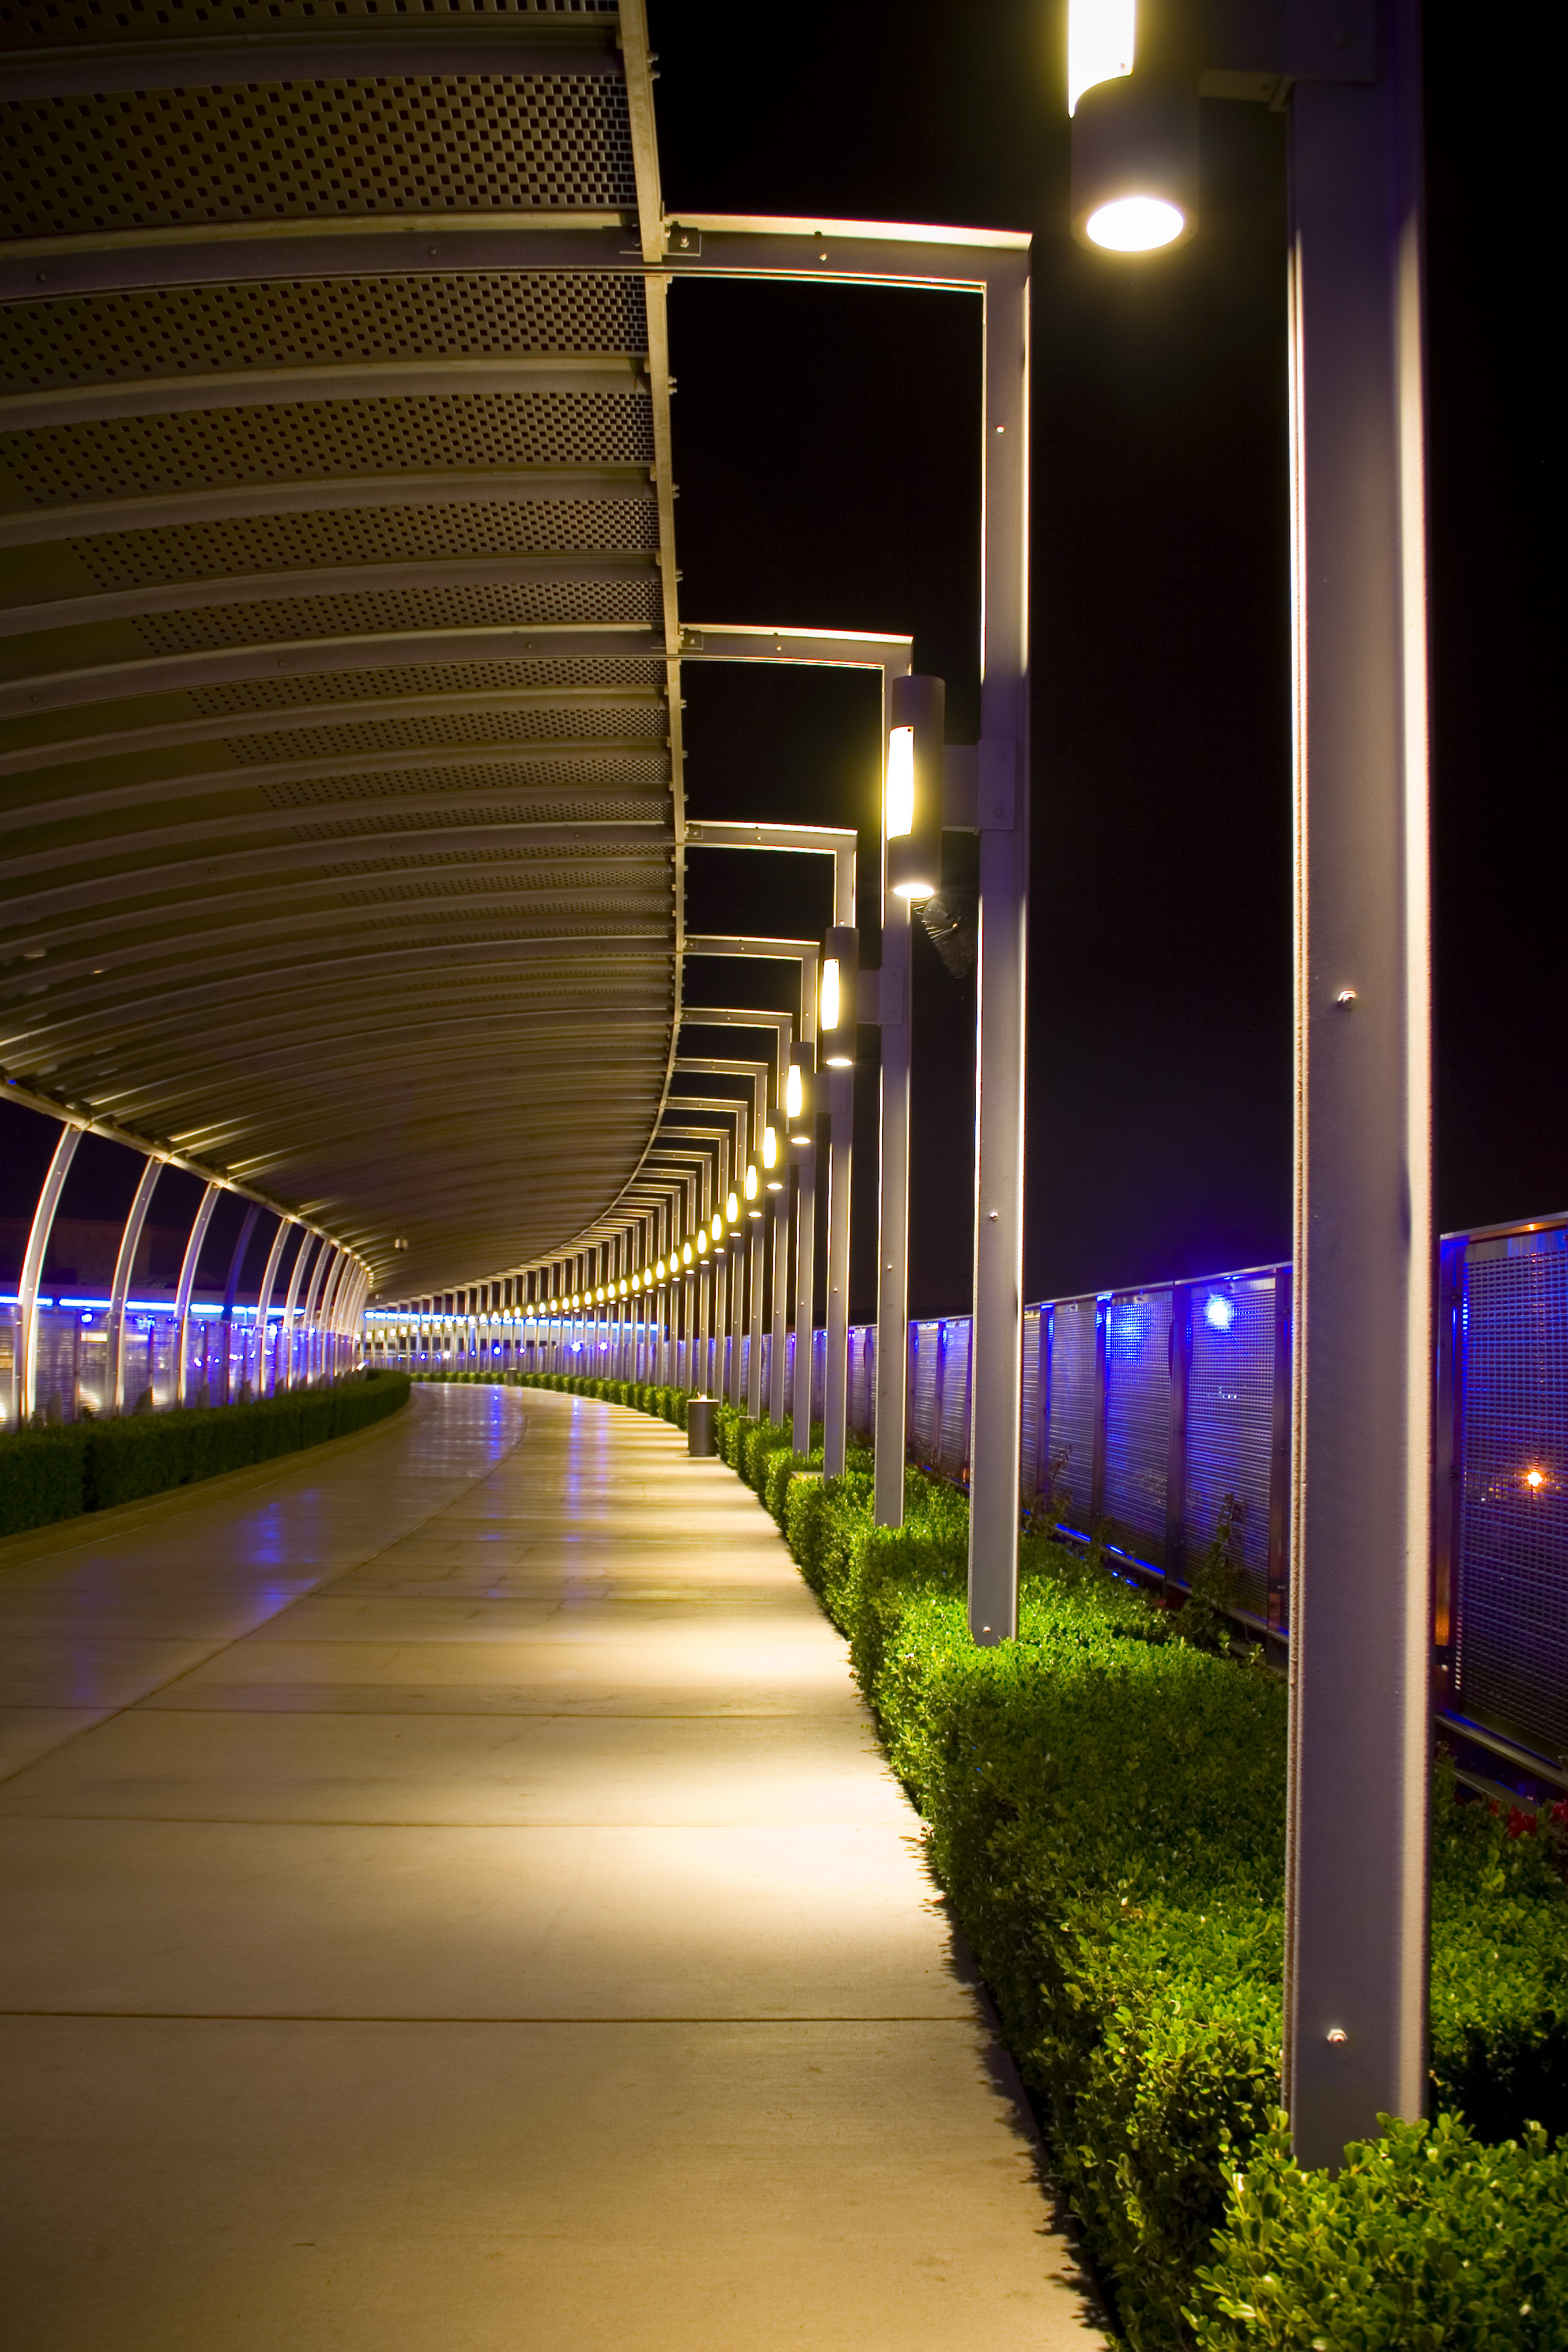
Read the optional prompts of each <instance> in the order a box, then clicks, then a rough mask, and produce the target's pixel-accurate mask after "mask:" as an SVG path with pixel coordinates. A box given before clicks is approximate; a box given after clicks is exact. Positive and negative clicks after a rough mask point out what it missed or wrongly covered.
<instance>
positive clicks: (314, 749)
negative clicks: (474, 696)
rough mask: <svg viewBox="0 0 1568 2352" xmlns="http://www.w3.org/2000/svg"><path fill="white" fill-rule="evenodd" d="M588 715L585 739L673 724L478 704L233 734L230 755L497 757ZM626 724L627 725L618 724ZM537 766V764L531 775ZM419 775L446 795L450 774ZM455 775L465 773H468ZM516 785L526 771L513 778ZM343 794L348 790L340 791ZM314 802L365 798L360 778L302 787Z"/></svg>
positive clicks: (626, 709)
mask: <svg viewBox="0 0 1568 2352" xmlns="http://www.w3.org/2000/svg"><path fill="white" fill-rule="evenodd" d="M578 717H582V718H583V719H584V721H586V720H588V719H594V720H596V721H602V722H603V723H602V724H595V725H592V726H590V725H588V724H584V726H583V728H582V730H581V732H582V734H583V735H584V736H594V735H614V736H635V735H642V734H648V735H653V736H657V737H658V738H661V739H662V737H663V735H664V732H665V730H666V728H667V727H668V723H669V722H668V716H667V714H666V712H665V709H664V706H663V704H662V703H646V704H637V703H626V704H621V705H618V706H614V705H613V706H611V707H610V708H609V709H607V710H605V711H603V712H600V711H589V710H584V709H581V708H580V707H579V708H577V709H574V708H572V707H571V706H568V708H567V709H565V710H556V711H553V712H552V711H547V710H540V709H522V710H517V709H510V710H509V709H497V708H496V707H495V705H494V704H493V703H491V702H477V703H475V704H474V705H473V706H472V708H470V709H456V710H441V711H416V712H410V713H409V714H408V715H407V716H406V717H399V718H389V719H355V720H353V721H351V722H350V723H348V724H346V725H344V726H341V727H310V726H297V727H289V728H288V729H287V730H283V729H273V730H268V732H266V733H265V734H263V733H257V734H254V735H237V736H228V737H226V738H225V740H224V746H223V748H224V750H225V751H226V752H227V753H228V754H229V755H230V757H231V758H233V759H235V760H237V761H241V762H242V763H243V764H245V765H247V766H258V765H266V766H268V767H270V766H271V765H273V764H274V763H275V762H277V761H284V760H287V761H290V762H292V761H299V760H313V759H319V760H321V761H329V760H333V761H335V760H347V759H351V758H353V757H356V756H358V755H361V754H368V755H371V756H375V755H378V754H389V753H394V752H407V751H439V750H441V749H443V748H444V747H450V748H452V749H457V748H458V746H464V747H468V746H471V747H473V748H474V749H475V750H476V751H481V752H483V751H491V750H493V749H495V748H496V747H497V746H498V745H505V744H507V743H519V744H522V743H536V742H538V741H540V740H570V739H571V738H572V737H574V735H575V734H576V733H577V732H578V731H579V730H577V729H576V728H575V727H574V725H573V724H572V722H573V720H574V719H577V718H578ZM621 719H625V721H626V724H625V725H624V726H622V725H620V724H618V723H617V722H618V721H620V720H621ZM532 765H533V763H532V762H530V767H529V772H532ZM660 766H661V772H662V774H663V775H665V776H668V762H661V763H660ZM389 772H390V771H389ZM410 772H417V773H419V774H422V775H426V776H428V777H429V779H430V783H429V789H430V790H431V791H433V792H434V791H437V790H438V789H439V786H438V785H437V782H436V779H437V777H438V776H440V775H442V774H445V773H447V772H448V771H447V770H445V769H435V768H431V769H422V770H419V771H410ZM453 772H459V773H460V772H461V771H460V770H458V771H453ZM520 774H521V771H514V772H513V775H514V781H515V780H516V778H517V776H518V775H520ZM488 777H489V770H488V769H487V770H485V771H483V772H479V773H476V774H475V777H474V782H475V783H476V784H480V783H483V782H486V781H487V780H488ZM340 785H341V786H342V790H341V791H340V790H339V786H340ZM261 789H262V791H263V792H265V793H268V796H270V795H271V794H272V793H274V792H291V791H292V790H293V786H292V785H291V784H290V785H288V786H285V785H284V784H282V783H281V782H279V783H277V784H272V783H268V784H264V785H263V786H262V787H261ZM364 789H365V790H366V791H372V790H377V791H378V790H379V789H380V786H379V784H377V783H375V782H374V778H373V779H372V780H371V781H370V782H366V783H365V785H364ZM300 790H301V791H302V792H303V793H304V794H305V797H306V798H307V799H310V800H323V801H328V800H355V799H358V798H360V797H362V793H361V788H360V780H358V779H356V778H352V777H337V776H333V777H323V778H322V779H321V781H320V783H319V785H317V784H311V785H310V786H309V787H306V786H300Z"/></svg>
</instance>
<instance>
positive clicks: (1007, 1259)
mask: <svg viewBox="0 0 1568 2352" xmlns="http://www.w3.org/2000/svg"><path fill="white" fill-rule="evenodd" d="M982 429H983V433H984V498H985V520H984V534H985V535H984V551H983V557H982V563H983V572H982V580H983V593H984V623H983V626H982V632H981V688H980V733H981V741H980V761H979V785H978V800H979V806H978V812H977V814H978V816H979V822H980V965H979V980H978V996H979V1006H978V1013H977V1027H978V1031H979V1036H978V1041H977V1049H976V1062H975V1082H974V1093H975V1151H974V1322H973V1332H972V1334H971V1339H970V1357H969V1363H970V1394H971V1404H970V1428H969V1467H970V1486H969V1629H970V1632H971V1633H973V1636H974V1638H975V1640H976V1641H978V1642H999V1641H1004V1640H1006V1639H1008V1638H1010V1637H1011V1636H1013V1635H1014V1634H1016V1632H1017V1630H1018V1501H1019V1493H1018V1485H1019V1482H1018V1456H1019V1441H1020V1422H1021V1419H1022V1413H1023V1370H1024V1013H1025V995H1026V955H1025V950H1026V935H1027V930H1028V899H1029V279H1028V271H1027V268H1026V264H1025V263H1024V262H1023V261H1022V259H1021V258H1020V263H1019V266H1018V268H1016V271H1003V270H996V271H994V273H993V274H992V276H991V278H990V280H989V282H988V284H987V287H986V293H985V400H984V426H983V428H982Z"/></svg>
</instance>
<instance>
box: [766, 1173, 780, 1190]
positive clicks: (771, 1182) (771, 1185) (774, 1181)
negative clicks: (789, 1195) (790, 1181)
mask: <svg viewBox="0 0 1568 2352" xmlns="http://www.w3.org/2000/svg"><path fill="white" fill-rule="evenodd" d="M768 1190H769V1192H783V1191H784V1180H783V1178H782V1177H779V1176H770V1177H769V1178H768Z"/></svg>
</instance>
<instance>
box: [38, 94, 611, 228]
mask: <svg viewBox="0 0 1568 2352" xmlns="http://www.w3.org/2000/svg"><path fill="white" fill-rule="evenodd" d="M7 115H8V118H9V120H8V122H7V127H6V139H5V148H4V149H3V150H0V220H3V221H4V223H5V227H4V232H3V233H4V234H5V236H16V237H22V236H72V235H80V234H81V233H83V232H84V231H88V230H94V229H97V230H102V229H124V228H170V227H176V226H182V225H184V224H187V223H188V224H192V225H204V226H205V223H207V222H209V221H242V220H280V219H304V220H310V219H318V218H321V217H323V216H325V217H327V218H329V219H330V218H335V217H338V216H342V215H348V216H351V217H352V216H353V215H356V214H359V215H364V214H374V213H402V212H406V213H413V214H420V213H443V212H478V211H486V212H489V211H493V212H528V211H531V210H534V209H536V208H538V207H541V206H544V207H549V208H550V209H552V210H573V209H576V210H582V209H590V210H595V209H597V210H604V209H609V210H616V209H617V208H619V207H621V206H627V207H631V206H635V205H636V204H637V177H636V173H635V171H634V169H633V164H632V148H631V131H630V125H629V122H628V120H627V115H626V91H625V89H623V88H622V86H621V85H620V84H619V83H618V82H616V81H612V80H610V79H608V78H607V77H605V76H601V75H590V74H554V75H551V76H549V77H544V76H538V77H533V76H529V77H520V78H518V79H500V78H492V77H490V76H489V75H483V74H465V75H453V76H451V77H450V78H446V79H437V78H436V77H434V76H431V77H426V76H423V75H421V76H418V77H389V78H388V79H385V80H359V81H336V82H333V81H311V82H279V83H274V84H270V85H268V84H267V83H262V82H251V83H247V84H246V85H244V86H243V87H241V88H230V89H163V90H127V91H126V92H124V93H123V94H115V95H109V96H104V97H89V98H46V99H37V100H22V101H21V102H19V103H16V104H13V105H12V106H11V107H9V108H8V109H7Z"/></svg>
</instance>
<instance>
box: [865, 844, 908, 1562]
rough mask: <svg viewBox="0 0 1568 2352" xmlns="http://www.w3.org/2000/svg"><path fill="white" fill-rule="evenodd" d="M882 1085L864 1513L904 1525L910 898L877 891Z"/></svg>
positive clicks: (886, 1525) (884, 1525) (879, 1521)
mask: <svg viewBox="0 0 1568 2352" xmlns="http://www.w3.org/2000/svg"><path fill="white" fill-rule="evenodd" d="M881 998H882V1001H881V1014H882V1027H881V1038H882V1084H881V1105H880V1111H881V1116H880V1119H879V1146H880V1150H879V1160H880V1164H879V1171H878V1172H879V1180H880V1187H881V1192H880V1199H879V1202H878V1211H877V1392H876V1399H875V1402H874V1404H873V1407H872V1427H873V1444H875V1446H876V1449H877V1462H876V1472H875V1478H874V1484H873V1492H872V1498H871V1515H872V1517H873V1518H874V1520H875V1521H876V1524H877V1525H878V1527H879V1528H901V1527H902V1526H903V1524H904V1455H905V1452H906V1449H907V1430H908V1415H909V1363H908V1358H909V1345H908V1335H909V1328H910V1034H911V1031H910V902H909V900H908V899H907V898H900V897H899V895H898V893H897V892H896V891H893V890H884V891H883V893H882V975H881Z"/></svg>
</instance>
